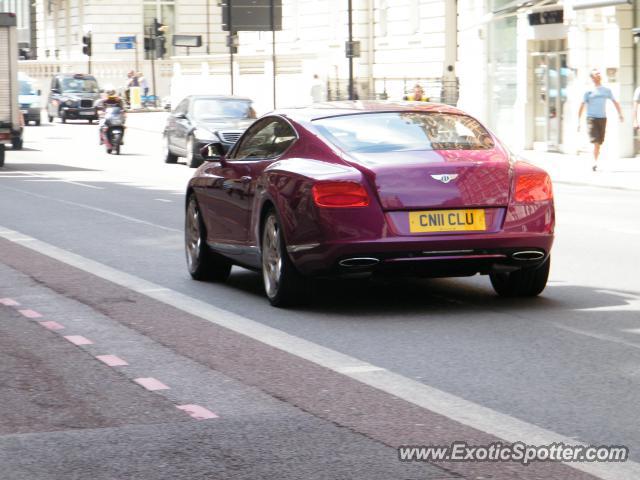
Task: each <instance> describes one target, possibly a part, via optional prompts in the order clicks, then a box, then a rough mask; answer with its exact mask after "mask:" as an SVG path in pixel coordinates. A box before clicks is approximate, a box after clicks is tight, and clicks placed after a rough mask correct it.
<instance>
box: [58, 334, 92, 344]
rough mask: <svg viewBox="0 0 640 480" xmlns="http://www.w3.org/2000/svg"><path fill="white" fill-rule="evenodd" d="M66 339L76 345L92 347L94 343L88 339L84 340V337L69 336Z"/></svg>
mask: <svg viewBox="0 0 640 480" xmlns="http://www.w3.org/2000/svg"><path fill="white" fill-rule="evenodd" d="M64 338H66V339H67V340H69V341H70V342H71V343H73V344H74V345H92V344H93V342H92V341H91V340H89V339H88V338H84V337H83V336H82V335H67V336H65V337H64Z"/></svg>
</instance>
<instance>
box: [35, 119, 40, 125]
mask: <svg viewBox="0 0 640 480" xmlns="http://www.w3.org/2000/svg"><path fill="white" fill-rule="evenodd" d="M39 126H40V119H38V120H36V127H39Z"/></svg>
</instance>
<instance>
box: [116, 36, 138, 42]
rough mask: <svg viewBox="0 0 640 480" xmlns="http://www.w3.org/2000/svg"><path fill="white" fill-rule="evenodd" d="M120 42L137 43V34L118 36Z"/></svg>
mask: <svg viewBox="0 0 640 480" xmlns="http://www.w3.org/2000/svg"><path fill="white" fill-rule="evenodd" d="M118 42H121V43H136V36H135V35H131V36H130V37H118Z"/></svg>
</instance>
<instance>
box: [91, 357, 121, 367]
mask: <svg viewBox="0 0 640 480" xmlns="http://www.w3.org/2000/svg"><path fill="white" fill-rule="evenodd" d="M96 358H97V359H98V360H100V361H101V362H104V363H106V364H107V365H109V366H110V367H122V366H125V365H129V364H128V363H127V362H125V361H124V360H122V359H121V358H120V357H116V356H115V355H97V356H96Z"/></svg>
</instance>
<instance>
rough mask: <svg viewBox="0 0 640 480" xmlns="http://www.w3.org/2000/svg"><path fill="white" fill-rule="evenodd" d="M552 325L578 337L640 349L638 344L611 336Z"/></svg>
mask: <svg viewBox="0 0 640 480" xmlns="http://www.w3.org/2000/svg"><path fill="white" fill-rule="evenodd" d="M553 325H555V326H556V327H557V328H559V329H560V330H565V331H567V332H571V333H577V334H578V335H584V336H585V337H591V338H595V339H597V340H603V341H605V342H612V343H618V344H620V345H625V346H627V347H632V348H640V344H639V343H633V342H628V341H626V340H624V339H622V338H617V337H614V336H612V335H607V334H606V333H597V332H589V331H587V330H581V329H579V328H574V327H569V326H568V325H562V324H560V323H554V324H553Z"/></svg>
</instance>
